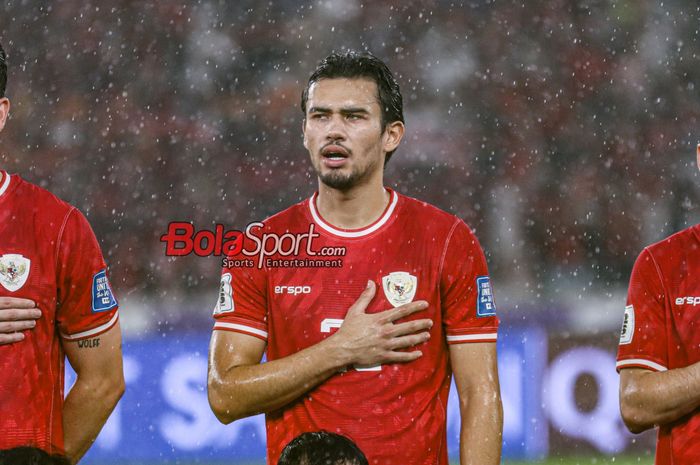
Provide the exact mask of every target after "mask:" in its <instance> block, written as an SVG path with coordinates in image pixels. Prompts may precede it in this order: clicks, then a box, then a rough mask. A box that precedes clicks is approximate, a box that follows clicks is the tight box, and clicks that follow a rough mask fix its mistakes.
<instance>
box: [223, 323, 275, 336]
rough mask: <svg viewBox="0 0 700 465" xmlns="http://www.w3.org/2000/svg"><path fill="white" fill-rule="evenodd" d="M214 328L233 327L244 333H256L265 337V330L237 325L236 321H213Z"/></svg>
mask: <svg viewBox="0 0 700 465" xmlns="http://www.w3.org/2000/svg"><path fill="white" fill-rule="evenodd" d="M214 329H235V330H237V331H243V332H245V333H252V334H257V335H258V336H262V337H264V338H265V339H267V331H263V330H261V329H257V328H251V327H250V326H245V325H238V324H236V323H224V322H216V323H214Z"/></svg>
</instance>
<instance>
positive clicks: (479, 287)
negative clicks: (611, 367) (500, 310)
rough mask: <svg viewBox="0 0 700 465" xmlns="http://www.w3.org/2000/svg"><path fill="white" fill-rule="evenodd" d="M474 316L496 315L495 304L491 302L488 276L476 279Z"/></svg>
mask: <svg viewBox="0 0 700 465" xmlns="http://www.w3.org/2000/svg"><path fill="white" fill-rule="evenodd" d="M476 292H477V294H476V316H494V315H496V304H495V303H494V301H493V291H492V290H491V280H490V278H489V277H488V276H478V277H477V278H476Z"/></svg>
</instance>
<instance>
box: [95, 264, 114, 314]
mask: <svg viewBox="0 0 700 465" xmlns="http://www.w3.org/2000/svg"><path fill="white" fill-rule="evenodd" d="M116 306H117V299H115V298H114V294H112V288H111V287H110V286H109V281H108V280H107V270H102V271H99V272H98V273H97V274H96V275H95V276H93V277H92V313H97V312H106V311H107V310H111V309H113V308H114V307H116Z"/></svg>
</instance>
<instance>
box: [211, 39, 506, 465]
mask: <svg viewBox="0 0 700 465" xmlns="http://www.w3.org/2000/svg"><path fill="white" fill-rule="evenodd" d="M302 110H303V111H304V124H303V133H304V146H305V147H306V148H307V150H308V151H309V154H310V155H311V161H312V164H313V166H314V168H315V170H316V172H317V174H318V178H319V188H318V192H317V193H316V194H314V196H313V197H311V198H310V199H308V200H306V201H304V202H301V203H299V204H297V205H295V206H292V207H291V208H289V209H287V210H285V211H283V212H281V213H279V214H277V215H275V216H273V217H271V218H269V219H268V220H266V221H265V222H264V226H262V227H253V228H251V229H250V230H249V232H250V233H251V235H253V236H256V237H258V238H260V237H262V235H263V234H275V233H277V234H278V235H283V234H285V233H287V235H285V236H284V237H283V239H282V241H281V243H282V245H283V246H284V247H283V250H278V253H277V254H275V255H273V256H271V257H268V258H269V260H267V259H266V260H262V266H261V267H258V266H253V267H239V266H234V264H233V259H236V258H240V257H238V256H234V257H230V259H231V260H230V262H229V264H230V265H231V266H228V267H225V268H224V269H223V273H222V282H221V289H220V298H219V303H218V305H217V307H216V309H215V311H214V317H215V320H216V322H215V325H214V332H213V335H212V342H211V351H210V371H209V382H208V388H209V401H210V404H211V407H212V409H213V411H214V413H215V414H216V416H217V417H218V418H219V420H221V421H222V422H224V423H229V422H231V421H233V420H236V419H238V418H242V417H246V416H249V415H254V414H257V413H261V412H264V413H266V424H267V445H268V458H267V460H268V464H270V465H272V464H275V463H277V460H278V457H279V455H280V452H281V450H282V448H283V447H284V445H285V444H287V443H288V442H289V441H290V440H292V439H293V438H294V437H295V436H297V435H299V434H301V433H303V432H307V431H318V430H327V431H332V432H335V433H339V434H343V435H345V436H348V437H350V438H351V439H352V440H353V441H355V442H356V443H357V445H358V446H359V447H360V448H361V449H362V450H363V451H364V452H365V454H366V455H367V458H368V460H369V463H370V464H382V465H392V464H401V465H404V464H409V463H410V464H413V465H424V464H425V465H427V464H440V465H447V463H448V460H447V444H446V418H445V417H446V407H447V396H448V392H449V387H450V380H451V375H452V374H453V373H454V376H455V380H456V384H457V389H458V392H459V397H460V406H461V417H462V429H461V436H460V438H461V441H460V457H461V463H462V464H463V465H465V464H482V465H483V464H496V463H499V462H500V453H501V434H502V407H501V400H500V393H499V385H498V373H497V367H496V344H495V342H496V337H497V329H498V319H497V317H496V313H495V307H494V301H493V295H492V291H491V286H490V282H489V277H488V271H487V267H486V260H485V258H484V254H483V252H482V250H481V248H480V246H479V243H478V241H477V239H476V237H475V236H474V235H473V234H472V232H471V231H470V230H469V228H468V227H467V225H466V224H464V222H462V221H461V220H460V219H458V218H456V217H455V216H453V215H450V214H448V213H445V212H443V211H440V210H438V209H437V208H435V207H433V206H430V205H428V204H426V203H424V202H420V201H418V200H415V199H411V198H408V197H405V196H403V195H401V194H399V193H397V192H395V191H393V190H391V189H387V188H386V187H384V184H383V166H384V164H385V162H386V160H387V159H388V158H389V157H390V156H391V154H392V153H393V152H394V150H396V148H397V147H398V145H399V143H400V141H401V138H402V136H403V133H404V124H403V110H402V99H401V94H400V92H399V89H398V85H397V83H396V81H395V80H394V78H393V76H392V75H391V72H390V71H389V69H388V68H387V67H386V65H384V63H382V62H381V61H380V60H378V59H377V58H375V57H374V56H372V55H370V54H366V53H355V52H349V53H345V54H333V55H331V56H329V57H328V58H326V59H325V60H324V61H323V62H322V63H321V65H320V66H319V68H317V70H316V71H315V72H314V74H313V75H312V76H311V77H310V79H309V83H308V86H307V89H306V90H305V91H304V93H303V95H302ZM311 226H313V228H314V229H312V230H311V231H310V227H311ZM299 233H302V234H299ZM303 233H306V236H304V234H303ZM294 234H298V235H297V236H294ZM270 237H272V236H270ZM294 237H297V238H302V237H305V238H304V239H303V240H301V242H299V243H297V244H296V246H294V244H293V242H294V241H295V239H294ZM289 247H292V248H296V249H297V250H295V251H294V256H291V255H289V254H288V252H289V250H288V249H289ZM331 252H332V253H333V254H335V255H336V256H333V257H329V256H327V254H328V253H331ZM343 252H344V253H343ZM314 253H317V254H316V255H314ZM330 258H332V259H333V260H328V261H327V262H326V263H327V264H329V266H327V267H314V266H310V265H312V264H318V262H322V261H324V260H326V259H330ZM294 260H297V261H296V262H295V261H294ZM335 260H342V266H340V267H335V266H330V265H331V264H330V262H335ZM377 288H379V289H377ZM265 351H267V359H268V361H267V363H263V364H260V361H261V358H262V355H263V353H264V352H265Z"/></svg>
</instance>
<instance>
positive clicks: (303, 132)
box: [301, 116, 309, 150]
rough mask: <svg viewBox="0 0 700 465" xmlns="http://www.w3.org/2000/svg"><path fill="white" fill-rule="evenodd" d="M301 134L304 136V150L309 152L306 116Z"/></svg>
mask: <svg viewBox="0 0 700 465" xmlns="http://www.w3.org/2000/svg"><path fill="white" fill-rule="evenodd" d="M301 134H302V140H303V141H304V148H305V149H306V150H309V143H308V141H307V140H306V116H304V118H303V119H302V120H301Z"/></svg>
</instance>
